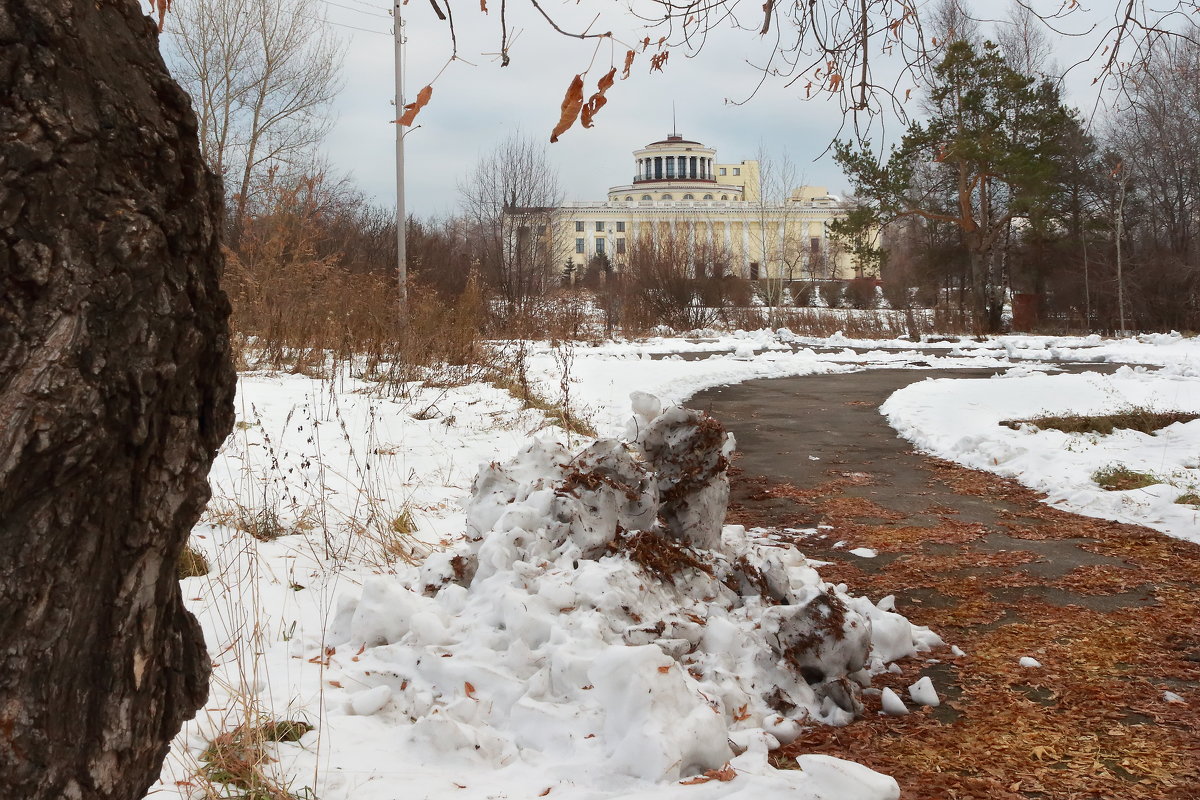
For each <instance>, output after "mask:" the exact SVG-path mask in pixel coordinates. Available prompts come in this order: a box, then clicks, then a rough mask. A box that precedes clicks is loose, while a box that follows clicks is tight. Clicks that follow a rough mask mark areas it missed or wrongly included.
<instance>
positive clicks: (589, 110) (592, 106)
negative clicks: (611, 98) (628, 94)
mask: <svg viewBox="0 0 1200 800" xmlns="http://www.w3.org/2000/svg"><path fill="white" fill-rule="evenodd" d="M616 80H617V68H616V67H613V68H612V69H610V70H609V71H608V72H607V73H606V74H605V75H604V77H602V78H601V79H600V80H599V81H598V82H597V83H596V93H595V94H594V95H592V96H591V97H589V98H588V101H587V102H586V103H584V104H583V108H582V109H580V112H579V124H580V125H582V126H583V127H585V128H590V127H592V118H593V117H595V116H596V112H597V111H599V110H600V109H601V108H604V104H605V103H607V102H608V98H607V97H605V96H604V93H605V92H607V91H608V90H609V89H610V88H612V85H613V83H615V82H616Z"/></svg>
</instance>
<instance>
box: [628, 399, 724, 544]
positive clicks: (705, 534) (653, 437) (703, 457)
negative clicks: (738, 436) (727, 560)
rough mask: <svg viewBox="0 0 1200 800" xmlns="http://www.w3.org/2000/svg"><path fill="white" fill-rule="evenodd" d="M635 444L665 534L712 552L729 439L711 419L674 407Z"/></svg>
mask: <svg viewBox="0 0 1200 800" xmlns="http://www.w3.org/2000/svg"><path fill="white" fill-rule="evenodd" d="M636 445H637V447H638V448H639V449H640V451H641V454H642V455H643V456H644V457H645V459H646V461H647V462H649V464H650V467H651V469H652V470H653V472H654V473H655V475H656V480H657V486H658V493H659V498H660V500H661V506H660V508H659V513H660V515H661V516H662V519H663V521H664V522H665V523H666V527H667V530H668V531H669V532H670V533H671V535H672V536H674V537H676V538H677V539H679V540H681V541H683V542H686V543H687V544H690V545H692V546H694V547H699V548H702V549H705V550H711V549H713V548H715V547H717V546H718V545H719V544H720V541H721V526H722V524H723V523H724V521H725V508H726V505H727V504H728V502H729V479H728V477H726V474H725V469H726V467H727V466H728V464H729V457H730V456H731V455H733V449H734V441H733V436H732V435H730V434H729V433H726V431H725V428H724V427H723V426H722V425H721V423H719V422H717V421H716V420H715V419H713V418H712V417H709V416H708V415H706V414H703V413H701V412H699V411H693V410H692V409H688V408H683V407H682V406H673V407H671V408H668V409H666V410H665V411H663V413H661V414H659V415H658V416H657V417H656V418H655V419H654V420H653V421H652V422H651V423H650V425H649V426H648V427H647V428H646V429H645V430H644V431H643V432H642V433H641V436H640V438H639V439H638V440H637V442H636Z"/></svg>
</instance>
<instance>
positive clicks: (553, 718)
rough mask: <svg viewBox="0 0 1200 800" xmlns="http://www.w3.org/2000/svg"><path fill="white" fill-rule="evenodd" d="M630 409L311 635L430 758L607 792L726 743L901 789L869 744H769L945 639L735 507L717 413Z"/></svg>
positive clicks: (817, 793)
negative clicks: (738, 520) (749, 528)
mask: <svg viewBox="0 0 1200 800" xmlns="http://www.w3.org/2000/svg"><path fill="white" fill-rule="evenodd" d="M630 427H631V430H632V431H633V432H634V433H635V436H634V438H633V439H632V441H630V442H629V443H623V442H621V441H617V440H612V439H607V440H600V441H597V442H595V443H594V444H592V445H590V446H588V447H586V448H584V449H583V450H581V451H579V452H570V451H568V450H567V449H566V448H565V447H563V446H562V445H561V444H560V443H559V442H557V441H554V440H552V439H550V438H546V437H542V438H536V439H534V440H532V441H531V442H530V444H529V445H528V446H527V447H526V448H525V449H524V450H523V451H522V452H521V453H520V454H518V455H517V457H515V458H514V459H512V460H511V461H509V462H507V463H505V464H497V463H492V464H489V465H486V466H485V467H483V468H482V469H481V470H480V472H479V475H478V476H477V478H476V479H475V483H474V485H473V487H472V495H471V498H470V500H469V501H468V503H467V509H466V512H467V522H468V526H469V528H470V533H469V535H468V537H467V541H466V542H464V543H463V545H462V546H460V547H459V548H457V549H455V550H452V551H450V552H446V553H444V554H440V555H438V556H434V557H431V558H430V559H429V560H428V561H427V562H426V564H425V566H424V567H423V568H422V570H421V577H420V579H419V580H418V581H417V585H414V586H406V585H405V584H404V582H403V581H401V580H399V579H397V578H393V577H375V578H371V579H369V580H368V581H367V582H366V584H365V585H364V587H363V590H362V592H361V594H358V595H357V596H350V597H347V598H343V601H342V603H341V605H340V608H339V609H338V612H337V614H336V617H335V620H334V622H333V625H332V628H331V631H330V633H329V635H328V637H327V638H326V640H325V641H324V643H323V645H322V644H320V643H310V644H309V647H312V646H313V645H314V644H316V645H317V646H324V647H332V648H334V650H333V653H334V654H335V655H336V656H337V657H338V658H339V660H341V659H340V656H341V654H343V653H354V654H355V655H354V660H353V662H352V664H351V665H349V666H348V667H347V666H345V664H344V661H343V662H342V663H343V676H342V678H341V679H340V683H341V684H343V685H352V686H354V687H356V688H355V690H354V691H352V692H349V691H348V692H346V693H345V696H344V698H343V700H342V702H341V704H340V706H341V713H343V714H346V715H354V714H360V715H361V714H376V715H379V716H382V717H385V718H386V719H387V720H388V721H389V722H390V723H394V724H398V725H399V726H400V729H401V733H400V738H399V742H398V746H399V750H400V751H401V752H403V753H405V754H406V757H409V758H417V759H419V760H420V761H421V763H422V764H423V765H425V766H435V765H438V764H441V765H445V766H447V767H449V766H452V765H462V764H463V763H467V764H473V765H476V766H478V767H489V768H492V769H499V768H504V767H507V766H510V765H523V767H524V768H531V769H533V770H535V771H536V772H537V773H538V774H540V775H542V776H544V777H545V778H546V779H547V780H551V779H552V780H555V781H562V780H567V779H568V778H569V779H570V781H571V782H572V783H574V784H575V785H576V786H577V787H578V788H582V789H586V792H587V796H589V797H596V796H604V795H608V796H611V795H613V794H622V795H627V794H629V793H630V791H631V790H634V789H639V790H642V791H645V790H648V789H649V788H650V787H649V786H647V785H646V782H651V783H660V784H661V783H662V782H664V781H667V782H671V781H678V780H680V779H682V778H685V777H686V776H689V775H697V774H702V773H705V772H706V771H709V770H718V771H719V770H722V768H723V767H724V766H725V765H726V764H729V765H730V767H731V768H732V770H733V773H726V774H727V775H728V774H733V775H736V776H737V777H736V778H735V781H736V782H735V783H733V784H731V786H730V787H729V790H727V791H724V792H722V796H732V793H733V792H734V791H735V790H737V791H740V792H745V793H746V796H747V797H749V796H750V794H749V793H750V792H753V793H754V796H755V797H776V796H778V797H784V796H786V797H788V798H818V797H830V796H834V795H835V794H838V793H842V794H847V796H853V797H855V798H858V799H859V800H871V799H873V798H880V799H882V798H895V797H898V788H897V786H896V783H895V782H894V781H893V780H892V779H890V778H886V777H884V776H880V775H878V774H876V773H873V772H871V771H870V770H867V769H866V768H864V767H861V766H858V765H854V764H850V763H847V762H841V761H838V760H836V759H828V758H824V757H808V756H806V757H801V765H802V768H803V769H802V771H799V772H794V771H785V772H778V771H776V770H774V769H772V768H771V767H770V766H768V764H767V760H766V754H767V751H768V750H769V749H770V748H773V747H776V746H778V744H779V743H781V742H788V741H791V740H792V739H794V738H795V737H797V736H798V735H799V734H800V732H801V730H802V728H803V726H805V725H811V724H814V723H823V724H833V725H843V724H846V723H849V722H850V721H852V720H853V719H854V717H855V716H856V715H857V714H859V713H861V711H862V704H861V702H860V700H859V696H860V692H861V688H862V686H864V685H869V683H870V676H871V674H873V673H878V672H880V671H883V670H884V669H886V666H887V664H888V663H890V662H892V661H894V660H896V659H899V658H903V657H906V656H909V655H912V654H914V653H916V652H917V651H919V650H927V649H929V648H930V647H932V646H935V645H937V644H940V639H939V638H938V637H937V636H936V635H935V634H933V633H931V632H930V631H929V630H928V629H926V628H923V627H918V626H914V625H912V624H910V623H909V622H908V621H907V620H906V619H905V618H904V617H902V616H900V615H898V614H896V613H893V612H891V611H887V610H883V609H882V608H879V607H876V606H875V605H874V604H872V603H871V602H870V601H869V600H867V599H865V598H861V597H852V596H850V595H849V594H847V593H846V591H845V587H844V586H831V585H829V584H827V583H824V582H822V581H821V579H820V576H819V575H818V574H817V572H816V570H814V569H813V568H812V567H811V566H810V565H809V563H808V562H807V561H806V560H805V558H804V557H803V556H802V555H800V554H799V553H798V552H796V551H795V550H794V549H791V548H781V547H777V546H772V545H771V544H770V542H768V541H766V540H757V539H754V538H752V537H751V536H750V535H748V534H747V532H746V531H745V529H744V528H742V527H740V526H724V527H722V525H721V520H722V519H723V517H724V511H725V503H726V500H727V497H728V484H727V479H726V476H725V467H726V459H727V457H728V455H729V453H730V452H731V450H732V446H733V443H732V439H731V437H729V436H728V434H726V433H725V432H724V431H723V430H722V429H721V427H720V425H719V424H718V423H716V422H715V421H714V420H712V419H710V418H708V417H706V416H705V415H702V414H700V413H698V412H695V411H691V410H688V409H683V408H680V407H678V406H672V407H668V408H666V409H661V408H659V407H658V403H657V400H656V399H655V398H652V397H649V396H645V395H642V396H638V397H635V417H634V420H633V421H632V422H631V426H630ZM881 605H882V604H881ZM327 652H328V651H327ZM299 655H302V656H304V657H307V656H308V655H309V653H308V652H307V651H304V652H302V653H300V654H299ZM338 706H339V704H338V703H337V702H336V701H335V702H333V703H331V710H332V709H337V708H338ZM513 769H517V767H515V766H514V767H513ZM518 771H521V770H518ZM614 773H615V774H616V775H618V776H622V777H621V778H620V779H619V780H617V781H616V782H614V780H613V775H614ZM739 784H741V785H739ZM617 790H619V791H617Z"/></svg>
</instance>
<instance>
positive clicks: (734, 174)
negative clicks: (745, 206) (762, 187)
mask: <svg viewBox="0 0 1200 800" xmlns="http://www.w3.org/2000/svg"><path fill="white" fill-rule="evenodd" d="M721 170H725V174H724V175H722V174H721ZM713 177H714V178H716V181H717V183H720V184H724V185H727V186H741V187H744V188H743V191H744V193H745V196H744V197H741V198H739V199H741V200H745V199H747V198H754V197H758V182H759V173H758V162H757V161H739V162H737V163H736V164H716V165H715V166H714V175H713Z"/></svg>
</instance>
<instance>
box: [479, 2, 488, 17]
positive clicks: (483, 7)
mask: <svg viewBox="0 0 1200 800" xmlns="http://www.w3.org/2000/svg"><path fill="white" fill-rule="evenodd" d="M479 10H480V11H482V12H483V13H485V14H486V13H487V0H479Z"/></svg>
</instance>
